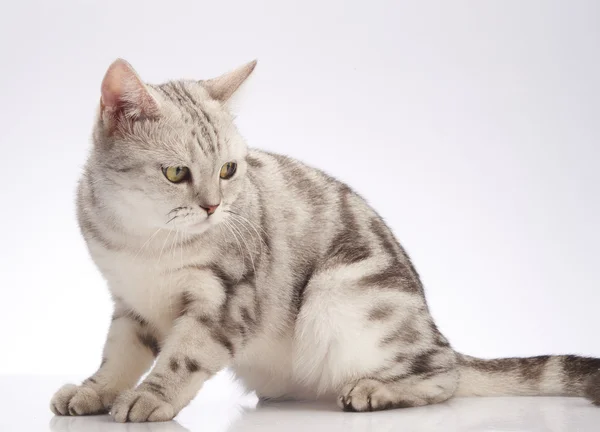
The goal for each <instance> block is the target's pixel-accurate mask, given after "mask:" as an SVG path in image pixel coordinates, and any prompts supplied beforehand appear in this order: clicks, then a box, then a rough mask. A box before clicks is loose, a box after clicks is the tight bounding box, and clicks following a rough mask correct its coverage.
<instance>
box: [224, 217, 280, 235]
mask: <svg viewBox="0 0 600 432" xmlns="http://www.w3.org/2000/svg"><path fill="white" fill-rule="evenodd" d="M225 211H226V212H228V213H231V214H234V215H236V216H237V217H240V218H242V219H244V220H245V221H246V222H248V223H249V224H250V225H252V226H254V227H257V228H258V229H259V230H261V231H262V232H263V233H265V235H266V236H267V237H268V238H271V236H270V235H269V233H268V232H266V231H265V230H264V228H263V227H261V226H260V225H256V224H255V223H253V222H252V221H250V220H248V219H247V218H246V217H244V216H242V215H241V214H239V213H236V212H234V211H233V210H225ZM261 237H262V236H261Z"/></svg>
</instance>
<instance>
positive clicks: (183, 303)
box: [179, 291, 196, 316]
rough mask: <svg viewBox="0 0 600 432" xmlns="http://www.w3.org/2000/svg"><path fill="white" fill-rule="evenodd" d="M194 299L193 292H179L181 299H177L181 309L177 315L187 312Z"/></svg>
mask: <svg viewBox="0 0 600 432" xmlns="http://www.w3.org/2000/svg"><path fill="white" fill-rule="evenodd" d="M195 301H196V299H195V298H194V296H193V294H192V293H191V292H189V291H184V292H183V293H182V294H181V299H180V300H179V303H180V307H181V311H180V312H179V316H183V315H185V314H187V313H188V311H189V310H190V305H191V304H192V303H194V302H195Z"/></svg>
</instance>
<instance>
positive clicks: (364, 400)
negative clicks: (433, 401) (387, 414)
mask: <svg viewBox="0 0 600 432" xmlns="http://www.w3.org/2000/svg"><path fill="white" fill-rule="evenodd" d="M418 405H423V404H419V403H418V401H416V400H415V401H412V400H408V399H402V397H401V395H398V394H397V391H395V389H393V388H392V387H390V385H389V384H386V383H383V382H381V381H378V380H374V379H367V378H365V379H361V380H358V381H356V382H355V383H351V384H348V385H347V386H346V387H344V389H343V390H342V394H341V395H340V396H339V397H338V406H339V407H340V408H341V409H343V410H344V411H351V412H364V411H380V410H386V409H392V408H408V407H411V406H418Z"/></svg>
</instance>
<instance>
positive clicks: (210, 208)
mask: <svg viewBox="0 0 600 432" xmlns="http://www.w3.org/2000/svg"><path fill="white" fill-rule="evenodd" d="M200 207H202V208H203V209H204V210H206V213H208V215H209V216H210V215H211V214H213V213H214V212H215V211H217V207H219V204H217V205H209V206H203V205H201V206H200Z"/></svg>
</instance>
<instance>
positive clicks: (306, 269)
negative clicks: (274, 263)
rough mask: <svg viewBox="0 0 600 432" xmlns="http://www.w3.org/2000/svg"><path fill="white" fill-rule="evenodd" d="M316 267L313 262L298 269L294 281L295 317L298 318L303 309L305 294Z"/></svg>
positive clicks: (293, 311) (293, 309) (293, 312)
mask: <svg viewBox="0 0 600 432" xmlns="http://www.w3.org/2000/svg"><path fill="white" fill-rule="evenodd" d="M315 268H316V265H315V264H314V263H312V262H308V263H304V265H303V266H302V267H300V268H297V269H296V272H295V274H294V281H293V286H292V293H293V295H292V304H291V308H292V314H293V316H294V317H297V316H298V314H299V313H300V309H302V305H304V292H305V291H306V287H307V286H308V283H309V282H310V279H311V278H312V276H313V274H314V272H315Z"/></svg>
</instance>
